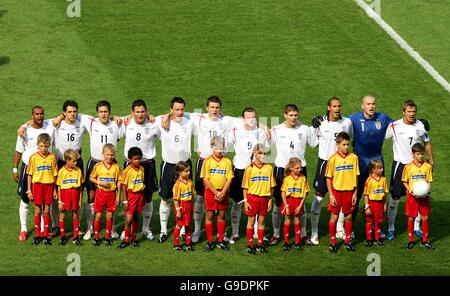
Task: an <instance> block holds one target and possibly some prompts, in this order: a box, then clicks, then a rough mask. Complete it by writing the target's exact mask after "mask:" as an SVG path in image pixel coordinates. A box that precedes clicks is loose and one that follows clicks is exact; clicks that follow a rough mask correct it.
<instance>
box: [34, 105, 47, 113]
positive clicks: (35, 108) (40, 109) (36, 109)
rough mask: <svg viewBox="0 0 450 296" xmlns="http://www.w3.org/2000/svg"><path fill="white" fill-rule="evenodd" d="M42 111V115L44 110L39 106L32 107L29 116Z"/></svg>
mask: <svg viewBox="0 0 450 296" xmlns="http://www.w3.org/2000/svg"><path fill="white" fill-rule="evenodd" d="M38 110H39V111H42V113H44V108H43V107H41V106H34V107H33V108H31V114H34V113H35V111H38ZM39 113H41V112H39Z"/></svg>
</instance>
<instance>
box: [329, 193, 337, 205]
mask: <svg viewBox="0 0 450 296" xmlns="http://www.w3.org/2000/svg"><path fill="white" fill-rule="evenodd" d="M330 204H331V206H333V207H335V206H336V198H335V197H334V195H330Z"/></svg>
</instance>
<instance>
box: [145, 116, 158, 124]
mask: <svg viewBox="0 0 450 296" xmlns="http://www.w3.org/2000/svg"><path fill="white" fill-rule="evenodd" d="M147 121H148V122H150V123H154V122H155V121H156V118H155V116H153V115H151V114H147Z"/></svg>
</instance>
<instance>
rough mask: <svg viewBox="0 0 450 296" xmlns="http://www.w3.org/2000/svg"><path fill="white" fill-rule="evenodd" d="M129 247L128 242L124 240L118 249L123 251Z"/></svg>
mask: <svg viewBox="0 0 450 296" xmlns="http://www.w3.org/2000/svg"><path fill="white" fill-rule="evenodd" d="M129 245H130V243H129V242H126V241H125V240H123V241H122V242H121V243H120V245H119V248H120V249H125V248H126V247H128V246H129Z"/></svg>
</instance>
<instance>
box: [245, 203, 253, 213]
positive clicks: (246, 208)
mask: <svg viewBox="0 0 450 296" xmlns="http://www.w3.org/2000/svg"><path fill="white" fill-rule="evenodd" d="M244 209H245V211H246V212H248V211H249V210H251V209H252V207H251V206H250V204H249V203H248V202H245V203H244Z"/></svg>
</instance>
